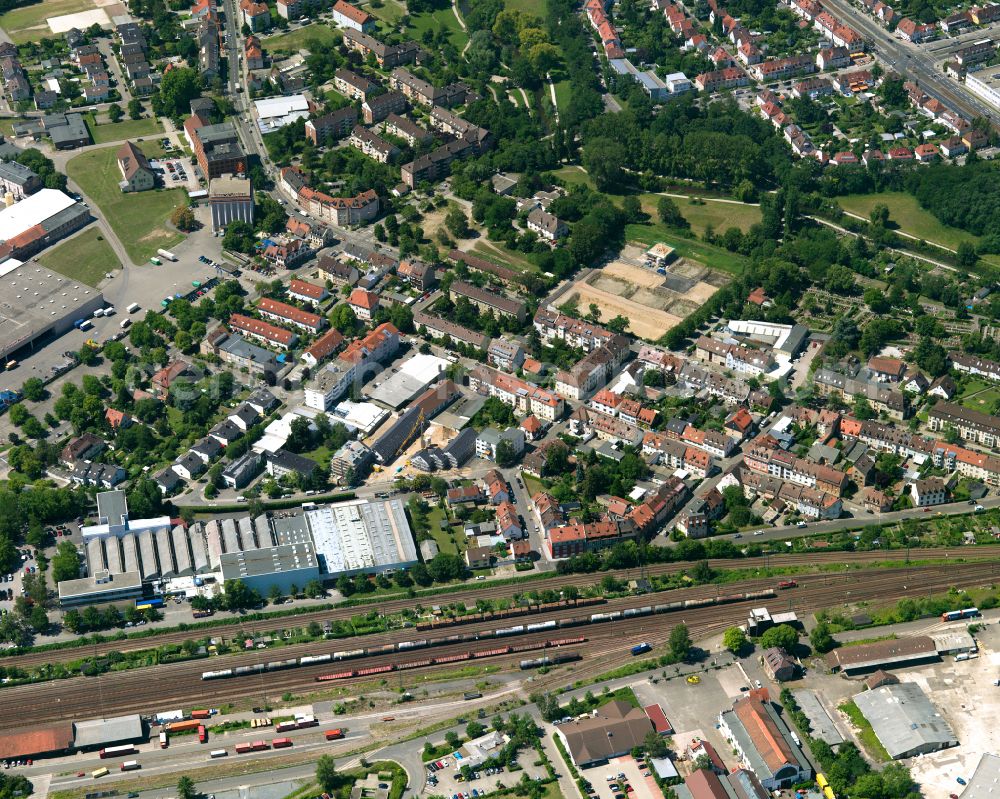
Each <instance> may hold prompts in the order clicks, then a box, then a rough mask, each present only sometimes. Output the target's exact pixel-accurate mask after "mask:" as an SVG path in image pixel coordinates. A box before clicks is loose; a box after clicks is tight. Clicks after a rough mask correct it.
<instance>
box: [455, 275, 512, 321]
mask: <svg viewBox="0 0 1000 799" xmlns="http://www.w3.org/2000/svg"><path fill="white" fill-rule="evenodd" d="M448 294H449V296H450V297H451V298H452V300H457V299H458V298H459V297H464V298H465V299H467V300H468V301H469V302H470V303H471V304H472V305H474V306H475V307H476V308H478V309H479V310H480V311H482V312H484V313H493V314H495V315H496V316H507V317H512V318H514V319H517V320H518V321H521V320H523V319H524V317H525V315H526V314H527V305H526V304H525V303H524V302H522V301H521V300H515V299H511V298H510V297H507V296H506V295H504V294H498V293H497V292H495V291H490V290H488V289H483V288H480V287H479V286H476V285H475V284H473V283H466V282H465V281H464V280H455V281H452V284H451V288H450V289H449V292H448Z"/></svg>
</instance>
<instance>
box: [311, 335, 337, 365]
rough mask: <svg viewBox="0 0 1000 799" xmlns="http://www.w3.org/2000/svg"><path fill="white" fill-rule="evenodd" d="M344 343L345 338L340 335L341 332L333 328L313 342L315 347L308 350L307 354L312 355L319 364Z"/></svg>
mask: <svg viewBox="0 0 1000 799" xmlns="http://www.w3.org/2000/svg"><path fill="white" fill-rule="evenodd" d="M343 343H344V337H343V336H342V335H341V334H340V331H339V330H337V329H336V328H331V329H330V330H328V331H327V332H326V333H324V334H323V335H322V336H320V337H319V338H318V339H316V341H315V342H313V345H312V346H311V347H309V349H307V350H306V354H307V355H311V356H312V357H313V358H315V359H316V362H317V363H318V362H320V361H322V360H323V359H324V358H325V357H326V356H328V355H329V354H330V353H331V352H333V351H334V350H335V349H337V347H339V346H340V345H341V344H343Z"/></svg>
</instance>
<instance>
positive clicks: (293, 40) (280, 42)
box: [261, 23, 340, 53]
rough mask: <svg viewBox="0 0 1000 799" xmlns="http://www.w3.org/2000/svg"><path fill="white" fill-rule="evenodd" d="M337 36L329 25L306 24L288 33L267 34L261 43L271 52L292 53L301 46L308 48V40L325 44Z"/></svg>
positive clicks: (337, 37) (301, 47)
mask: <svg viewBox="0 0 1000 799" xmlns="http://www.w3.org/2000/svg"><path fill="white" fill-rule="evenodd" d="M339 38H340V37H339V35H338V34H337V32H336V31H334V30H333V28H331V27H330V26H329V25H326V24H325V23H318V24H312V25H306V27H304V28H299V29H298V30H294V31H288V33H281V34H278V35H277V36H268V37H266V38H264V39H261V44H262V45H263V46H264V49H266V50H270V51H271V52H284V53H294V52H296V51H298V50H301V49H303V48H304V49H306V50H308V49H309V46H308V45H309V42H310V41H318V42H319V43H320V44H327V43H328V42H332V41H334V40H335V39H339Z"/></svg>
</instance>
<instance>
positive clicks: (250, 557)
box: [219, 542, 319, 594]
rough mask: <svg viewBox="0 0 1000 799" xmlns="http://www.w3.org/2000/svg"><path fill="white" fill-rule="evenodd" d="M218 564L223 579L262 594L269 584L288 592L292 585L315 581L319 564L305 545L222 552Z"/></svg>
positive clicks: (310, 545) (305, 543) (311, 548)
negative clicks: (235, 581)
mask: <svg viewBox="0 0 1000 799" xmlns="http://www.w3.org/2000/svg"><path fill="white" fill-rule="evenodd" d="M219 565H220V567H221V569H222V578H223V580H242V581H243V582H244V583H245V584H246V585H247V587H249V588H254V589H256V590H257V591H260V592H261V593H262V594H266V593H267V592H268V591H269V590H270V589H271V586H273V585H276V586H278V588H279V589H281V591H282V592H283V593H288V592H289V590H290V589H291V586H292V584H293V583H294V584H295V585H298V586H300V587H301V586H304V585H305V584H306V583H308V582H309V581H310V580H317V579H319V562H318V560H317V558H316V551H315V550H314V549H313V546H312V544H310V543H309V542H301V543H297V544H282V545H280V546H276V547H265V548H263V549H252V550H243V551H239V552H225V553H223V554H221V555H220V556H219Z"/></svg>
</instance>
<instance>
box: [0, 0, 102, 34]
mask: <svg viewBox="0 0 1000 799" xmlns="http://www.w3.org/2000/svg"><path fill="white" fill-rule="evenodd" d="M96 7H97V6H96V5H95V4H94V2H93V0H44V2H40V3H34V4H32V5H26V6H22V7H20V8H14V9H11V10H10V11H8V12H7V13H6V14H3V15H0V28H3V29H4V30H5V31H7V33H8V34H10V38H11V40H12V41H13V42H14V44H23V43H24V42H30V41H34V40H37V39H42V38H44V37H46V36H51V35H52V30H51V29H50V28H49V26H48V23H47V22H46V20H48V19H49V18H50V17H61V16H63V15H64V14H76V13H78V12H80V11H93V10H94V9H95V8H96Z"/></svg>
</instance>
